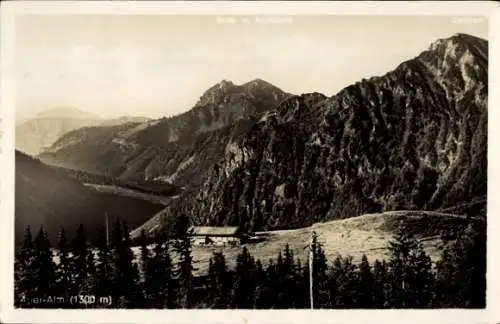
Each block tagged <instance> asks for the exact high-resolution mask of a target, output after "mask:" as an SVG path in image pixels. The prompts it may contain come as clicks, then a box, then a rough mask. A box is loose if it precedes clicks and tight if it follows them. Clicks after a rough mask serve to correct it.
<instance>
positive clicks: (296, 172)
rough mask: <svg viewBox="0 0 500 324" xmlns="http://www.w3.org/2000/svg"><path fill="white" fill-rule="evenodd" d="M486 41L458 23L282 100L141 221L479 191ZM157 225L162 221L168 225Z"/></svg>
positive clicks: (455, 198)
mask: <svg viewBox="0 0 500 324" xmlns="http://www.w3.org/2000/svg"><path fill="white" fill-rule="evenodd" d="M487 98H488V42H487V41H486V40H483V39H480V38H477V37H473V36H469V35H465V34H456V35H454V36H452V37H450V38H447V39H441V40H438V41H436V42H434V43H433V44H432V45H431V46H430V47H429V48H428V49H427V50H425V51H424V52H422V53H421V54H420V55H418V56H417V57H416V58H414V59H412V60H408V61H406V62H403V63H401V64H400V65H399V66H398V67H397V68H396V69H394V70H393V71H391V72H388V73H387V74H385V75H383V76H379V77H372V78H370V79H363V80H362V81H360V82H357V83H355V84H353V85H350V86H348V87H346V88H344V89H343V90H341V91H340V92H339V93H338V94H337V95H335V96H333V97H330V98H326V97H325V96H324V95H322V94H319V93H312V94H304V95H300V96H294V97H291V98H289V99H287V100H285V101H283V102H282V103H281V104H280V106H279V107H278V108H277V109H276V110H274V111H270V112H268V113H267V114H266V115H265V116H263V117H262V118H261V119H260V120H259V122H257V123H256V124H254V125H253V126H252V127H250V129H249V132H248V133H247V134H244V135H241V136H240V138H239V139H238V140H235V141H232V142H231V143H229V144H228V145H227V147H226V153H225V156H224V158H223V159H221V161H220V163H218V164H217V165H215V166H214V167H213V168H212V169H211V170H210V175H209V176H208V180H207V181H206V182H205V183H204V185H203V187H202V188H197V189H196V190H192V191H186V193H185V195H184V196H181V197H180V198H179V199H177V200H176V201H175V202H174V203H173V204H172V205H171V206H168V207H167V208H166V209H165V210H164V211H162V212H161V213H159V214H158V215H156V216H155V218H153V219H151V220H150V221H148V222H147V223H146V224H145V225H144V226H143V227H141V228H143V229H148V228H150V227H151V226H155V225H158V224H161V223H162V222H163V221H164V220H165V219H168V218H169V217H173V216H175V215H178V214H181V213H185V214H187V215H190V216H191V217H192V218H193V220H194V222H196V223H197V224H203V225H242V226H245V227H247V228H249V229H252V230H262V229H264V230H267V229H284V228H292V227H303V226H308V225H311V224H313V223H315V222H320V221H326V220H332V219H339V218H347V217H354V216H357V215H361V214H365V213H372V212H381V211H391V210H399V209H404V210H440V209H446V208H448V209H449V208H454V206H458V205H464V204H465V205H467V204H468V203H469V202H472V201H483V204H482V205H479V206H478V205H477V204H470V205H471V206H472V205H474V206H475V207H474V209H472V210H470V209H469V210H463V212H464V213H473V214H474V213H483V214H484V213H485V206H486V205H485V201H486V200H485V197H486V183H487V181H486V178H487V174H486V170H487V125H488V124H487V123H488V121H487V116H488V110H487ZM160 228H161V227H160Z"/></svg>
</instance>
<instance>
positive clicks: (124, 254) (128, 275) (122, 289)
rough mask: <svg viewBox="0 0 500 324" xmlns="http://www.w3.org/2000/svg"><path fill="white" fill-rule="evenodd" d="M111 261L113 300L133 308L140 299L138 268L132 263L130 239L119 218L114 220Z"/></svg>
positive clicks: (122, 305) (119, 305)
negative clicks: (112, 264)
mask: <svg viewBox="0 0 500 324" xmlns="http://www.w3.org/2000/svg"><path fill="white" fill-rule="evenodd" d="M113 245H114V251H113V252H114V253H113V261H114V274H113V286H114V287H115V289H114V300H116V302H117V306H118V307H122V308H133V307H137V306H138V302H139V300H140V296H139V292H140V291H139V289H138V269H137V265H135V264H134V263H133V260H134V256H133V253H132V250H131V249H130V239H129V235H128V230H127V227H126V224H125V223H123V234H122V224H120V220H119V219H117V220H116V224H115V228H114V229H113Z"/></svg>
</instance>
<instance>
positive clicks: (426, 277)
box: [389, 231, 434, 308]
mask: <svg viewBox="0 0 500 324" xmlns="http://www.w3.org/2000/svg"><path fill="white" fill-rule="evenodd" d="M389 250H390V252H391V259H390V262H389V269H390V288H391V289H390V298H389V304H390V306H392V307H395V308H422V307H429V306H430V304H431V300H432V289H433V285H434V276H433V273H432V263H431V260H430V258H429V257H428V256H427V255H426V253H425V251H424V250H423V248H422V246H421V244H420V242H418V241H417V240H416V239H415V238H414V237H413V236H411V235H408V234H406V233H404V232H403V231H401V232H400V233H399V234H398V235H396V237H395V239H394V240H393V241H391V242H390V246H389Z"/></svg>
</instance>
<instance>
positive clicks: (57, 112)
mask: <svg viewBox="0 0 500 324" xmlns="http://www.w3.org/2000/svg"><path fill="white" fill-rule="evenodd" d="M146 120H147V118H144V117H130V116H123V117H118V118H112V119H103V118H101V117H100V116H98V115H95V114H93V113H89V112H85V111H82V110H79V109H76V108H72V107H58V108H54V109H51V110H48V111H44V112H41V113H39V114H37V115H36V116H35V117H33V118H31V119H28V120H26V121H24V122H23V123H21V124H20V125H17V126H16V149H18V150H20V151H22V152H24V153H26V154H29V155H32V156H36V155H38V154H39V153H41V152H43V151H44V150H45V149H46V148H48V147H50V146H51V145H52V144H53V143H54V142H55V141H56V140H57V139H59V138H60V137H61V136H62V135H64V134H65V133H67V132H69V131H72V130H75V129H78V128H81V127H85V126H97V125H103V126H111V125H121V124H127V123H138V122H144V121H146Z"/></svg>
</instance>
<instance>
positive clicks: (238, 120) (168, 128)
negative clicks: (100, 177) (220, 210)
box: [40, 79, 290, 186]
mask: <svg viewBox="0 0 500 324" xmlns="http://www.w3.org/2000/svg"><path fill="white" fill-rule="evenodd" d="M289 96H290V94H288V93H286V92H284V91H282V90H281V89H279V88H277V87H275V86H273V85H271V84H270V83H268V82H265V81H263V80H260V79H256V80H252V81H250V82H247V83H245V84H243V85H235V84H234V83H232V82H230V81H226V80H223V81H221V82H220V83H218V84H216V85H214V86H212V87H211V88H209V89H208V90H207V91H205V92H204V93H203V94H202V96H201V97H200V100H199V101H198V102H197V103H196V104H195V106H194V107H193V108H192V109H191V110H189V111H187V112H185V113H183V114H180V115H178V116H175V117H170V118H162V119H158V120H150V121H147V122H144V123H138V124H134V125H127V126H123V127H121V126H120V127H114V128H110V127H97V128H95V127H94V128H92V129H87V130H85V129H81V130H78V131H75V132H72V133H68V134H66V136H63V137H62V138H60V139H59V140H58V141H57V142H56V143H54V145H53V146H52V147H51V148H50V149H49V150H47V151H46V152H44V153H43V154H41V155H40V158H41V160H42V161H44V162H45V163H48V164H54V165H58V166H62V167H67V168H71V169H79V170H83V171H87V172H92V173H98V174H109V175H113V176H115V177H118V178H121V179H124V180H133V179H163V180H165V181H169V182H170V181H173V182H174V183H176V184H179V185H182V186H184V185H187V184H188V183H190V182H191V181H197V179H196V180H193V179H192V177H193V175H194V174H195V173H196V172H197V173H199V174H200V173H201V174H204V173H206V172H204V169H202V170H199V169H198V168H197V165H198V164H200V163H201V164H203V165H207V166H208V164H207V163H206V161H207V159H208V160H210V161H213V162H215V161H216V160H218V159H220V158H221V157H222V155H213V156H210V154H212V153H213V152H215V151H217V150H218V149H216V148H215V146H217V145H219V144H220V142H219V141H223V142H224V144H225V140H226V139H225V138H223V137H220V136H221V134H223V133H227V134H229V133H232V132H234V131H236V130H237V129H238V126H237V125H241V126H243V125H244V124H248V123H247V121H251V120H253V119H254V118H256V116H260V115H262V114H263V113H264V112H266V111H268V110H270V109H274V108H275V107H276V106H277V105H278V104H279V103H280V102H282V101H283V100H284V99H285V98H287V97H289ZM129 126H130V127H129ZM231 129H232V131H231ZM84 133H85V134H86V135H82V134H84ZM233 135H234V134H233ZM207 138H212V139H214V141H215V142H213V143H212V144H210V143H207V141H206V139H207ZM201 142H204V143H205V144H204V145H205V146H204V147H201V146H198V145H200V144H199V143H201ZM61 143H64V145H61ZM211 145H213V146H214V147H212V146H211ZM200 149H201V151H199V150H200ZM209 151H210V152H212V153H210V154H208V152H209ZM218 151H220V150H218ZM202 152H205V153H202ZM200 153H201V154H200ZM195 170H196V172H194V171H195Z"/></svg>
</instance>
